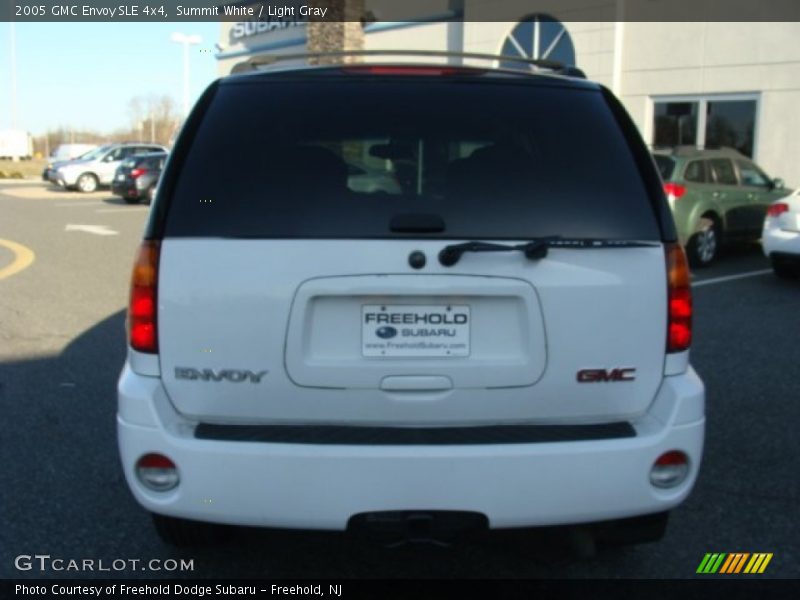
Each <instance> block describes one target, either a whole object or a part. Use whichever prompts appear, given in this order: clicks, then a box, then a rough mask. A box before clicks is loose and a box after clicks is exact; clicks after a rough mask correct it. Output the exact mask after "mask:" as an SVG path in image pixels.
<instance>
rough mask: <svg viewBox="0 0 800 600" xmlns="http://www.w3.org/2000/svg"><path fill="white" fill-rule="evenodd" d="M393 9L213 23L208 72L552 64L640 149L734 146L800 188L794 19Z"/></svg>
mask: <svg viewBox="0 0 800 600" xmlns="http://www.w3.org/2000/svg"><path fill="white" fill-rule="evenodd" d="M697 1H698V2H702V0H697ZM733 1H734V2H735V1H736V0H733ZM286 4H287V5H290V4H291V1H290V2H287V3H286ZM397 4H399V3H394V6H390V4H388V0H384V1H383V2H380V1H370V0H345V2H344V3H343V4H342V6H340V7H339V8H338V10H340V11H341V12H340V15H339V18H340V19H341V22H333V21H332V20H331V19H330V18H329V19H328V22H313V21H309V20H308V19H307V18H306V17H303V16H300V15H299V14H294V15H292V14H291V13H292V12H295V13H298V12H299V11H297V10H295V11H287V10H284V11H283V14H281V15H263V16H262V18H261V19H251V20H245V21H240V22H223V23H222V25H221V32H220V40H219V44H218V53H217V60H218V65H219V73H220V75H225V74H228V73H229V72H230V71H231V69H232V68H233V66H234V65H236V64H237V63H239V62H241V61H244V60H246V59H247V58H249V57H251V56H253V55H257V54H299V53H305V52H319V51H335V50H362V49H363V50H388V49H392V50H441V51H448V52H455V53H458V52H477V53H487V54H493V55H498V54H502V55H512V56H525V57H529V58H539V59H552V60H556V61H560V62H563V63H566V64H570V65H575V66H577V67H579V68H580V69H582V70H583V71H584V72H585V73H586V76H587V77H588V78H589V79H591V80H594V81H597V82H600V83H602V84H603V85H605V86H607V87H608V88H610V89H611V90H613V91H614V93H615V94H616V95H617V96H618V97H619V98H620V99H621V100H622V102H623V103H624V104H625V106H626V108H627V109H628V112H629V113H630V114H631V116H632V117H633V119H634V121H635V122H636V124H637V125H638V127H639V130H640V132H641V133H642V136H643V137H644V139H645V141H646V142H647V143H649V144H651V145H653V146H669V145H676V144H688V145H696V146H699V147H715V146H730V147H735V148H737V149H739V150H740V151H741V152H742V153H744V154H746V155H748V156H750V157H752V158H753V159H754V160H755V161H756V162H757V163H759V164H760V165H761V166H762V168H764V170H765V171H767V173H768V174H769V175H770V176H772V177H781V178H783V179H784V180H785V181H786V184H787V185H788V186H790V187H797V186H800V44H798V43H797V42H798V40H800V22H797V21H786V22H766V21H760V20H753V21H751V22H714V21H704V22H693V21H690V22H656V21H648V20H646V18H647V16H648V15H647V14H646V13H642V12H639V13H636V12H634V9H635V7H637V6H644V4H642V3H639V4H638V5H637V4H636V2H634V0H601V2H589V1H584V2H583V3H582V2H581V0H575V2H573V3H564V2H555V1H553V2H534V1H530V0H528V1H514V0H492V1H491V2H489V1H488V0H474V1H473V0H440V1H438V2H437V1H436V0H428V1H426V2H416V3H415V2H413V1H409V2H406V3H403V10H404V11H405V15H397V14H396V10H397ZM582 4H583V6H582ZM648 4H652V3H648ZM384 5H385V6H384ZM567 5H568V6H569V8H566V7H567ZM489 8H491V12H489ZM700 14H702V13H700ZM402 17H405V18H402ZM498 17H502V18H504V19H508V20H504V21H499V20H497V18H498ZM603 19H606V20H603ZM443 60H446V61H447V62H449V63H452V64H460V63H461V62H463V60H462V59H461V58H458V57H450V58H447V59H443ZM468 64H484V65H485V64H487V63H486V62H483V63H481V62H480V61H477V62H475V61H468ZM495 64H498V63H496V62H495ZM514 66H515V67H517V68H518V67H520V65H519V64H515V65H514Z"/></svg>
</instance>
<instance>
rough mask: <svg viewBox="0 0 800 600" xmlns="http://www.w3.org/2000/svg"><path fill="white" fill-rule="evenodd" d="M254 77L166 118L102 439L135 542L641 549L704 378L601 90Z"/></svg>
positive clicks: (661, 244)
mask: <svg viewBox="0 0 800 600" xmlns="http://www.w3.org/2000/svg"><path fill="white" fill-rule="evenodd" d="M252 70H253V72H252V73H248V74H237V75H233V76H230V77H227V78H224V79H222V80H220V81H218V82H216V83H214V84H213V85H212V86H211V87H210V88H209V89H208V90H207V91H206V92H205V94H204V95H203V97H202V98H201V99H200V101H199V102H198V104H197V106H196V107H195V108H194V111H193V113H192V115H191V117H190V119H189V120H188V122H187V124H186V125H185V127H184V129H183V131H182V133H181V135H180V137H179V139H178V141H177V145H176V147H175V149H174V151H173V153H172V155H171V157H170V159H169V161H168V164H167V166H166V168H165V171H164V175H163V178H162V180H161V183H160V185H159V190H158V194H157V197H156V199H155V202H154V205H153V208H152V210H151V214H150V221H149V223H148V226H147V229H146V232H145V236H144V241H143V242H142V245H141V248H140V251H139V254H138V257H137V259H136V263H135V267H134V271H133V279H132V291H131V302H130V310H129V317H128V331H129V352H128V359H127V362H126V364H125V366H124V369H123V372H122V375H121V378H120V380H119V390H118V391H119V413H118V435H119V448H120V452H121V456H122V465H123V468H124V471H125V476H126V478H127V481H128V484H129V486H130V489H131V490H132V492H133V494H134V496H135V497H136V499H137V500H138V502H139V503H140V504H141V505H142V506H143V507H144V508H146V509H147V510H148V511H150V512H152V513H153V514H154V517H155V522H156V526H157V529H158V531H159V533H160V534H161V536H162V537H163V538H164V539H165V540H167V541H169V542H172V543H177V544H182V543H189V542H193V541H196V540H200V539H202V538H203V537H205V536H206V534H209V533H214V532H216V531H219V529H220V528H218V527H215V524H217V525H219V524H228V525H246V526H265V527H286V528H303V529H327V530H345V529H347V528H348V527H355V526H367V527H369V526H373V525H374V526H376V527H383V528H385V527H387V526H391V527H394V528H395V529H396V531H397V534H398V535H401V536H402V535H412V534H413V536H415V537H417V538H418V537H420V536H428V535H430V536H433V537H435V536H436V535H437V531H439V526H440V524H443V523H446V524H447V526H448V527H450V526H452V524H453V523H454V522H456V523H463V524H464V525H465V526H466V525H468V524H469V525H470V526H476V525H479V526H488V527H489V528H513V527H529V526H539V525H542V526H544V525H575V526H579V527H580V528H581V530H582V531H586V532H589V533H591V534H592V535H593V536H595V537H596V538H598V539H600V540H601V541H602V540H604V539H611V538H614V537H615V536H616V537H617V538H619V537H620V534H622V535H621V537H622V538H625V539H628V540H630V541H648V540H653V539H657V538H659V537H660V536H661V535H662V534H663V529H664V525H665V524H666V515H667V511H669V510H670V509H672V508H674V507H675V506H677V505H678V504H680V503H681V502H682V501H683V500H684V499H685V498H686V497H687V495H688V494H689V492H690V491H691V489H692V486H693V485H694V482H695V479H696V476H697V472H698V468H699V466H700V460H701V454H702V447H703V435H704V424H705V418H704V388H703V384H702V382H701V381H700V379H699V378H698V377H697V375H696V373H695V372H694V370H693V369H692V368H691V367H690V365H689V345H690V341H691V318H692V305H691V296H690V289H689V274H688V270H687V266H686V260H685V257H684V253H683V250H682V249H681V247H680V246H679V244H678V243H677V237H676V233H675V227H674V224H673V221H672V217H671V215H670V212H669V207H668V206H667V203H666V201H665V198H664V193H663V189H662V185H661V181H660V179H659V176H658V172H657V170H656V168H655V166H654V164H653V162H652V159H651V157H650V155H649V154H648V152H647V148H646V147H645V145H644V144H643V142H642V140H641V138H640V137H639V135H638V133H637V131H636V129H635V127H634V125H633V123H632V122H631V120H630V119H629V117H628V115H627V113H626V112H625V111H624V109H623V108H622V107H621V105H620V104H619V102H618V101H617V100H616V99H615V98H614V96H613V95H612V94H611V93H610V92H609V91H608V90H606V89H605V88H603V87H602V86H600V85H598V84H595V83H591V82H587V81H585V80H582V79H579V78H575V77H567V76H562V75H559V74H558V73H557V72H556V73H553V72H546V71H544V70H541V69H538V68H537V69H536V72H533V73H532V72H531V71H530V70H528V71H527V72H522V71H514V70H493V69H485V68H472V67H458V68H454V67H443V66H441V65H438V66H437V65H435V64H429V65H419V64H414V65H408V64H397V63H393V64H380V65H374V64H361V65H352V64H350V65H346V66H323V67H314V68H294V69H284V70H280V71H277V70H270V69H267V70H259V69H258V68H256V67H255V66H253V69H252ZM365 177H367V178H368V177H372V178H373V179H374V181H373V182H372V183H370V185H366V184H365V181H364V178H365ZM354 178H357V179H354ZM373 184H374V185H373ZM364 190H369V191H364Z"/></svg>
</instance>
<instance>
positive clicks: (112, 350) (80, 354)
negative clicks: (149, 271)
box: [0, 181, 800, 578]
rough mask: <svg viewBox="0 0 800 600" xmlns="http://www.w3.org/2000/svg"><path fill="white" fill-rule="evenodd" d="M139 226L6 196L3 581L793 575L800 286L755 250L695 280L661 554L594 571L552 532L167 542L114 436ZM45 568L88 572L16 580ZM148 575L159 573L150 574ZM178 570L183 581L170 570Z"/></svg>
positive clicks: (141, 212) (2, 211) (611, 557)
mask: <svg viewBox="0 0 800 600" xmlns="http://www.w3.org/2000/svg"><path fill="white" fill-rule="evenodd" d="M147 211H148V208H147V207H146V206H128V205H126V204H125V203H124V202H123V201H122V200H121V199H118V198H114V197H113V196H111V195H110V194H108V193H107V192H97V193H94V194H88V195H86V194H78V193H66V192H62V191H58V190H56V189H55V188H52V187H49V186H45V185H44V184H43V183H40V182H32V181H29V182H24V183H4V182H0V410H1V411H2V412H1V413H0V414H2V415H3V419H4V422H5V427H4V428H3V433H2V434H0V457H2V460H0V515H2V520H3V523H2V526H0V577H3V578H12V577H21V578H27V577H31V578H33V577H36V578H40V577H93V576H96V577H104V578H107V577H116V576H121V577H122V576H124V577H142V578H144V577H200V578H218V577H220V578H221V577H232V578H237V577H269V578H278V577H282V578H328V577H337V578H338V577H342V578H380V577H444V578H469V577H485V578H531V577H559V578H619V577H633V578H685V577H695V576H696V575H695V571H696V569H697V567H698V565H699V563H700V561H701V559H702V558H703V556H704V555H705V553H707V552H771V553H773V554H774V556H773V559H772V561H771V563H770V564H769V567H768V569H767V571H766V572H765V574H764V575H763V577H798V576H799V575H800V535H798V534H800V527H799V526H798V506H800V478H798V473H800V436H798V435H797V424H798V423H800V386H798V383H797V374H798V372H800V371H798V368H797V364H798V358H799V357H800V352H798V332H800V310H798V308H800V281H784V280H780V279H778V278H776V277H775V276H774V275H772V274H771V272H769V265H768V263H767V261H766V260H765V259H764V257H763V256H762V255H761V253H760V248H759V247H758V245H757V244H751V245H749V246H745V247H740V248H736V249H732V250H730V251H729V252H727V253H726V255H725V256H724V257H723V258H722V259H721V260H720V261H719V263H718V264H717V265H715V266H714V267H712V268H710V269H707V270H704V271H703V272H700V273H696V274H695V277H694V279H693V281H694V283H695V289H694V299H695V308H696V311H695V323H696V325H695V342H694V346H693V348H692V354H691V359H692V363H693V365H694V367H695V368H696V369H697V371H698V372H699V373H700V375H701V377H702V379H703V380H704V382H705V384H706V386H707V400H708V402H707V415H708V429H707V443H706V451H705V457H704V461H703V464H702V467H701V473H700V477H699V481H698V484H697V487H696V488H695V491H694V492H693V494H692V495H691V496H690V498H689V500H688V501H687V502H686V503H684V504H683V505H682V506H680V507H679V508H678V509H677V510H675V511H674V512H673V514H672V516H671V522H670V525H669V528H668V531H667V535H666V537H665V539H664V540H662V541H661V542H659V543H657V544H650V545H644V546H638V547H630V548H623V549H613V550H607V551H605V552H602V553H601V554H600V555H598V556H596V557H594V558H591V559H576V558H574V557H572V556H570V555H569V554H568V553H566V552H565V551H563V549H562V548H561V547H560V537H559V535H560V534H559V533H558V532H554V531H550V530H537V531H525V532H515V533H513V534H504V533H496V534H492V535H489V536H484V537H480V538H476V539H468V540H465V541H462V542H460V543H458V544H456V545H453V546H450V547H438V546H432V545H406V546H401V547H397V548H386V547H383V546H380V545H377V544H375V543H372V542H367V541H364V540H359V539H352V538H351V537H349V536H346V535H342V534H336V533H309V532H287V531H272V530H242V531H240V532H239V533H238V535H237V536H235V537H234V538H233V539H232V540H231V541H229V542H226V543H224V544H222V545H220V546H218V547H212V548H199V549H188V550H176V549H174V548H171V547H169V546H166V545H164V544H162V543H161V542H160V541H159V539H158V538H157V537H156V535H155V533H154V531H153V529H152V527H151V524H150V520H149V517H148V515H147V514H146V513H145V512H144V511H143V510H142V509H141V508H140V507H139V506H138V505H137V504H136V503H135V502H134V500H133V498H132V496H131V495H130V493H129V491H128V489H127V487H126V485H125V482H124V481H123V478H122V472H121V469H120V466H119V459H118V455H117V448H116V434H115V410H116V406H115V402H116V400H115V386H116V379H117V377H118V375H119V371H120V369H121V367H122V364H123V361H124V356H125V333H124V311H125V307H126V303H127V293H128V282H129V275H130V266H131V261H132V259H133V256H134V253H135V250H136V247H137V244H138V242H139V237H140V235H141V232H142V229H143V226H144V221H145V219H146V216H147ZM26 250H27V252H29V254H26ZM26 261H27V264H24V263H25V262H26ZM37 554H38V555H49V556H51V558H61V559H64V561H65V562H64V563H63V564H69V563H68V562H67V561H68V560H69V559H76V560H79V561H82V560H84V559H91V560H94V561H95V562H94V563H93V564H94V566H95V569H96V570H95V571H94V572H91V571H90V572H86V571H84V572H75V571H66V570H62V571H56V570H53V569H48V570H45V571H43V572H42V571H40V570H39V568H38V565H37V564H34V565H33V566H32V568H31V569H30V570H20V569H18V568H17V567H18V566H19V565H20V564H22V566H24V564H25V561H24V560H23V561H22V563H20V561H19V559H18V558H17V557H19V556H27V555H31V556H32V555H37ZM151 559H156V560H158V561H161V562H160V563H152V564H151V565H150V566H151V567H152V569H151V568H148V567H147V566H145V567H144V570H143V567H142V566H141V565H148V564H149V561H150V560H151ZM170 559H173V560H176V561H180V560H184V561H191V563H192V569H191V570H186V571H181V570H180V569H177V570H166V569H167V568H171V567H172V566H173V563H172V562H170ZM115 560H116V561H120V560H122V561H126V562H125V567H124V568H122V569H120V570H116V569H115V568H112V565H116V566H120V565H122V564H123V563H120V562H117V563H114V562H113V561H115ZM131 560H141V561H143V562H142V563H138V564H137V565H136V567H131V566H130V565H131V564H132V563H130V562H129V561H131ZM99 561H103V562H102V563H101V562H99ZM15 563H17V565H16V566H15ZM101 565H102V566H103V567H105V568H109V569H110V570H109V571H100V570H99V568H100V567H101ZM158 565H161V569H162V570H156V569H157V568H158Z"/></svg>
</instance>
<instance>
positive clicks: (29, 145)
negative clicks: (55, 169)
mask: <svg viewBox="0 0 800 600" xmlns="http://www.w3.org/2000/svg"><path fill="white" fill-rule="evenodd" d="M32 157H33V136H32V135H31V134H30V133H28V132H27V131H22V130H21V129H4V130H2V131H0V159H3V160H20V159H21V160H29V159H30V158H32Z"/></svg>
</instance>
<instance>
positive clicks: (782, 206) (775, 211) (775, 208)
mask: <svg viewBox="0 0 800 600" xmlns="http://www.w3.org/2000/svg"><path fill="white" fill-rule="evenodd" d="M788 210H789V205H788V204H786V203H785V202H778V203H777V204H770V205H769V207H767V216H768V217H780V216H781V215H782V214H783V213H785V212H788Z"/></svg>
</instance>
